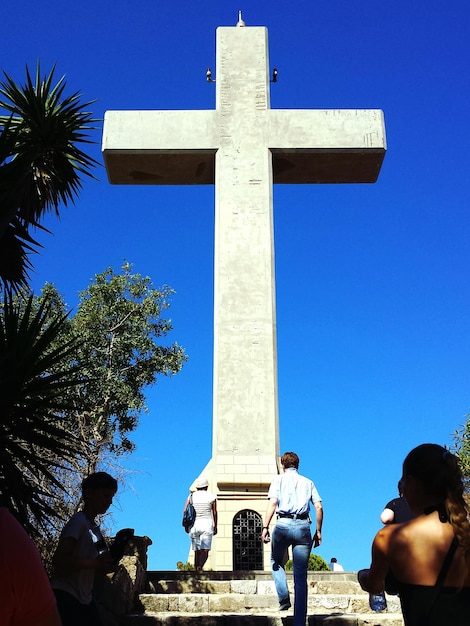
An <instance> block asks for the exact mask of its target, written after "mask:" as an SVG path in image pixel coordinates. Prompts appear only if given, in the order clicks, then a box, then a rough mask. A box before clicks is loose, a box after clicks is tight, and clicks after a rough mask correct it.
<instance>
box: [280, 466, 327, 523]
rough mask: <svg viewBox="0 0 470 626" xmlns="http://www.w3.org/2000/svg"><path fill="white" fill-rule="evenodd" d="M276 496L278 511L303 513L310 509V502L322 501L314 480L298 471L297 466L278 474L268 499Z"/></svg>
mask: <svg viewBox="0 0 470 626" xmlns="http://www.w3.org/2000/svg"><path fill="white" fill-rule="evenodd" d="M271 498H276V500H277V507H276V512H277V513H292V514H297V515H302V514H305V513H308V512H309V510H310V502H312V503H313V504H315V502H321V498H320V494H319V493H318V491H317V488H316V487H315V485H314V484H313V482H312V481H311V480H310V479H309V478H306V477H305V476H302V475H301V474H299V473H298V471H297V470H296V469H295V467H289V468H287V469H286V470H285V471H284V473H283V474H280V475H279V476H276V477H275V478H274V480H273V481H272V483H271V486H270V487H269V491H268V499H271Z"/></svg>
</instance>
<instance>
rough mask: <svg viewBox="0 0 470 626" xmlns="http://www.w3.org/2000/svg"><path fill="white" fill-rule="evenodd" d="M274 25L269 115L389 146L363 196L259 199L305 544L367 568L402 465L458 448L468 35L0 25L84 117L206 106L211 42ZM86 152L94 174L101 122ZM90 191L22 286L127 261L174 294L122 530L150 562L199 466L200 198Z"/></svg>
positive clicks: (175, 10) (364, 20)
mask: <svg viewBox="0 0 470 626" xmlns="http://www.w3.org/2000/svg"><path fill="white" fill-rule="evenodd" d="M239 9H241V10H242V11H243V18H244V20H245V22H246V24H247V25H248V26H266V27H267V28H268V31H269V45H270V65H271V67H277V68H278V70H279V81H278V83H277V84H276V85H273V86H272V90H271V106H272V108H319V109H326V108H338V109H341V108H345V109H349V108H361V109H362V108H380V109H383V111H384V114H385V124H386V131H387V141H388V152H387V155H386V157H385V161H384V165H383V168H382V172H381V174H380V177H379V180H378V182H377V183H376V184H374V185H337V186H334V185H325V186H279V187H276V188H275V191H274V214H275V248H276V294H277V335H278V359H279V368H278V369H279V408H280V435H281V452H282V451H285V450H295V451H296V452H297V453H298V454H299V456H300V459H301V466H300V469H301V472H302V473H304V474H306V475H308V476H309V477H311V478H312V479H313V480H314V481H315V483H316V485H317V488H318V490H319V492H320V494H321V496H322V498H323V501H324V508H325V523H324V542H323V545H322V546H320V548H319V549H318V550H317V552H318V554H320V555H321V556H323V557H324V558H325V559H326V560H329V559H330V557H331V556H336V557H337V558H338V560H339V561H340V562H341V563H342V564H343V565H344V567H345V568H346V569H348V570H357V569H359V568H361V567H364V566H367V565H368V563H369V553H370V543H371V540H372V538H373V535H374V534H375V532H376V530H377V529H378V528H379V525H380V522H379V514H380V512H381V510H382V508H383V505H384V504H385V503H386V502H387V501H388V500H389V499H391V498H392V497H394V496H395V494H396V483H397V480H398V478H399V476H400V469H401V462H402V460H403V458H404V456H405V455H406V453H407V452H408V451H409V450H410V449H411V448H412V447H414V446H415V445H417V444H419V443H423V442H425V441H430V442H436V443H440V444H450V443H451V442H452V436H451V435H452V432H453V431H454V430H455V429H456V428H458V427H459V425H460V424H462V423H463V422H464V420H465V416H466V414H467V412H468V411H469V406H470V386H469V382H470V381H469V379H470V290H469V279H470V268H469V262H468V241H469V233H470V219H469V217H468V145H469V141H470V132H469V122H468V114H467V102H468V98H469V95H470V84H469V81H470V78H469V76H470V74H469V72H468V64H469V60H470V52H469V43H468V41H469V40H468V32H470V30H469V29H470V24H469V22H470V19H469V16H470V12H469V10H468V7H467V3H464V2H463V0H451V1H448V2H446V3H443V2H439V1H437V0H427V1H426V2H424V1H423V0H417V1H416V2H414V3H409V2H406V3H405V2H404V1H403V0H395V1H394V2H390V1H388V2H387V1H383V0H374V1H372V0H363V1H362V2H357V3H352V2H345V1H344V0H329V1H328V2H326V1H324V0H322V1H316V2H313V1H306V0H300V1H299V2H297V3H295V4H290V5H286V4H285V3H281V2H279V1H278V0H270V1H269V2H268V1H266V0H259V1H254V0H251V1H250V2H247V3H246V4H245V6H243V5H242V4H240V3H239V2H237V3H234V2H232V0H224V1H223V2H222V1H221V0H218V1H216V0H205V1H203V2H200V3H190V2H187V1H183V0H173V1H172V2H164V3H163V2H160V1H158V0H154V1H153V2H150V1H149V0H134V2H130V1H126V2H125V1H123V0H115V2H113V3H112V4H109V3H108V2H104V1H103V0H95V1H94V2H90V1H89V0H82V2H81V3H79V4H75V5H73V4H70V3H63V2H61V3H59V2H57V1H56V0H53V1H47V0H46V2H43V3H37V2H32V1H31V0H17V2H16V3H15V10H14V11H10V12H4V14H3V16H2V37H1V38H0V59H1V64H0V67H1V68H2V69H3V70H4V71H6V72H7V73H8V74H9V75H11V76H12V77H13V78H14V79H15V80H17V81H20V82H21V81H23V78H24V68H25V65H26V64H28V65H29V67H30V68H34V67H35V65H36V61H37V60H38V59H40V61H41V65H42V67H43V70H44V71H48V70H49V69H50V67H51V66H52V64H54V63H57V77H59V76H61V75H62V74H66V77H67V84H68V91H69V93H70V92H72V91H77V90H78V91H81V92H82V93H83V94H84V99H85V100H96V102H95V103H94V104H93V105H92V110H93V112H94V114H95V116H96V117H99V118H101V119H102V118H103V116H104V112H105V111H106V110H108V109H212V108H214V106H215V90H214V86H213V85H209V84H207V83H206V81H205V70H206V68H207V67H208V66H210V67H212V68H213V69H214V68H215V30H216V28H217V27H218V26H232V25H233V26H234V25H235V23H236V21H237V16H238V10H239ZM93 139H94V140H95V141H96V142H97V143H96V145H94V146H92V147H91V149H90V152H91V154H92V155H93V156H94V157H95V158H97V159H98V160H100V161H101V162H102V158H101V154H100V141H101V127H100V128H98V129H97V131H96V133H94V136H93ZM96 175H97V177H98V179H99V180H98V181H93V180H87V181H85V184H84V189H83V191H82V193H81V195H80V200H79V202H78V203H77V205H76V206H75V207H71V208H69V209H66V210H65V209H64V210H63V211H62V215H61V220H60V221H57V220H56V219H55V218H50V219H48V220H47V222H46V225H47V226H48V227H49V228H50V229H51V230H52V231H53V233H54V234H53V236H48V237H42V238H41V241H42V242H43V244H44V245H45V248H44V250H43V251H42V253H41V255H40V256H38V257H37V258H35V259H34V263H35V270H36V273H35V275H34V279H33V288H34V289H35V291H39V289H40V287H41V286H42V285H43V284H44V282H46V281H50V282H53V283H55V285H56V286H57V288H58V289H59V291H60V292H61V293H63V294H64V296H65V299H66V302H67V303H68V305H69V306H70V307H71V308H73V307H74V306H75V305H76V303H77V292H78V291H79V290H81V289H84V288H86V287H87V285H88V284H89V283H90V281H91V279H92V277H93V276H94V275H95V274H96V273H99V272H101V271H103V270H104V269H105V268H106V267H108V266H109V265H112V266H113V267H114V268H115V269H118V268H119V267H120V265H121V264H122V261H123V260H124V259H126V260H128V261H129V262H131V263H133V264H134V269H135V271H136V272H140V273H142V274H145V275H149V276H151V278H152V279H153V281H154V283H155V284H156V285H162V284H169V285H170V286H171V287H173V288H174V289H175V290H176V295H175V296H174V298H173V303H172V306H171V309H170V316H171V319H172V321H173V326H174V330H173V332H172V340H176V341H178V343H180V344H181V345H183V346H184V347H185V349H186V351H187V353H188V355H189V361H188V363H187V365H186V366H185V368H184V370H183V371H182V372H181V374H179V375H178V376H177V377H175V378H173V379H169V380H167V379H163V380H161V381H159V382H158V384H157V385H156V386H155V387H153V388H151V389H149V391H148V406H149V414H148V415H145V416H143V417H142V419H141V421H140V425H139V428H138V430H137V432H136V433H135V441H136V443H137V451H136V452H135V454H134V455H133V456H132V457H131V458H129V459H128V461H127V466H128V468H129V469H130V470H132V472H133V473H132V474H131V475H130V476H129V479H128V484H127V487H126V488H125V490H122V491H121V494H120V496H119V499H118V502H117V503H116V506H115V507H114V511H113V512H114V522H115V529H117V528H119V527H122V526H132V527H134V528H135V530H136V532H137V533H138V534H147V535H149V536H150V537H151V538H152V539H153V542H154V544H153V546H152V547H151V548H150V551H149V566H150V568H152V569H175V564H176V562H177V561H178V560H183V561H185V560H186V558H187V554H188V538H187V536H186V535H185V533H184V531H183V529H182V527H181V510H182V507H183V504H184V500H185V497H186V495H187V490H188V487H189V485H190V484H191V482H192V481H193V479H194V478H195V477H196V476H197V475H198V474H199V472H200V471H201V470H202V469H203V468H204V466H205V465H206V463H207V462H208V460H209V459H210V456H211V427H212V423H211V420H212V417H211V413H212V298H213V226H214V225H213V211H214V190H213V188H212V187H184V188H177V187H166V188H158V187H143V186H142V187H118V186H111V185H109V184H108V182H107V180H106V173H105V171H104V168H100V169H99V170H97V171H96Z"/></svg>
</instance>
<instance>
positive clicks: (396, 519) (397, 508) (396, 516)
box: [385, 496, 415, 524]
mask: <svg viewBox="0 0 470 626" xmlns="http://www.w3.org/2000/svg"><path fill="white" fill-rule="evenodd" d="M385 508H386V509H390V510H391V511H393V522H392V524H401V523H402V522H407V521H408V520H410V519H413V517H415V516H414V515H413V513H412V512H411V509H410V507H409V506H408V502H407V501H406V500H405V498H404V497H403V496H400V497H399V498H394V499H393V500H390V502H387V504H386V505H385Z"/></svg>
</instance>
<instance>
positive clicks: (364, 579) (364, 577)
mask: <svg viewBox="0 0 470 626" xmlns="http://www.w3.org/2000/svg"><path fill="white" fill-rule="evenodd" d="M357 582H358V583H359V584H360V585H361V587H362V589H364V591H368V589H367V586H368V583H369V570H368V569H361V570H359V571H358V573H357Z"/></svg>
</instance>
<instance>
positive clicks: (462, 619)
mask: <svg viewBox="0 0 470 626" xmlns="http://www.w3.org/2000/svg"><path fill="white" fill-rule="evenodd" d="M457 547H458V542H457V539H456V538H455V537H454V539H453V541H452V543H451V545H450V548H449V552H448V553H447V555H446V558H445V559H444V563H443V565H442V568H441V571H440V573H439V576H438V578H437V581H436V584H435V585H434V586H433V587H430V586H426V585H410V584H407V583H402V582H400V581H397V583H398V594H399V596H400V602H401V609H402V612H403V618H404V621H405V626H469V624H470V587H463V588H462V589H458V588H456V587H443V586H442V585H443V584H444V581H445V578H446V576H447V572H448V570H449V567H450V564H451V562H452V559H453V558H454V555H455V551H456V550H457Z"/></svg>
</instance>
